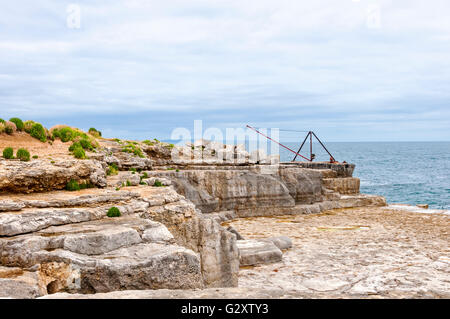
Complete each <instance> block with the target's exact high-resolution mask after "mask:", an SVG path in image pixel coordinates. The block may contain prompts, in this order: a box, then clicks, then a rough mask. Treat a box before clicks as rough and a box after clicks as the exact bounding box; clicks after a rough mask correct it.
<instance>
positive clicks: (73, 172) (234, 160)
mask: <svg viewBox="0 0 450 319" xmlns="http://www.w3.org/2000/svg"><path fill="white" fill-rule="evenodd" d="M127 143H131V144H133V145H135V146H136V147H139V148H141V150H142V152H143V155H142V154H141V156H137V155H135V154H131V153H128V152H124V151H123V150H124V145H127ZM127 143H124V142H123V141H112V140H101V141H100V144H101V148H100V149H99V150H97V152H96V153H88V156H89V160H72V159H67V158H64V159H59V160H58V159H55V160H51V161H50V160H49V159H44V160H41V159H39V160H32V161H31V162H19V161H16V160H8V161H6V160H0V283H1V285H0V296H1V297H3V296H4V297H16V298H35V297H38V296H44V295H47V294H55V293H59V292H69V293H81V294H99V293H108V292H112V291H129V290H131V291H135V290H142V291H148V290H155V289H158V290H161V289H182V290H183V291H192V290H186V289H193V288H201V289H208V288H217V287H221V288H223V287H236V286H238V275H239V267H240V266H242V267H248V266H254V265H264V264H271V263H279V262H281V261H282V260H283V259H284V257H283V253H284V254H286V250H287V249H290V247H291V246H292V242H291V241H290V239H289V238H286V237H279V236H278V237H275V238H266V239H264V240H262V239H261V238H259V239H258V240H255V239H254V238H246V239H247V240H244V239H243V238H242V237H240V236H239V233H238V232H237V231H234V232H233V231H229V230H227V228H228V226H229V225H228V224H226V222H230V221H233V220H236V219H239V218H244V217H257V216H274V215H290V216H304V215H310V214H318V213H320V212H324V211H328V210H331V209H336V208H349V207H361V206H383V205H385V204H386V202H385V200H384V199H383V198H381V197H377V196H369V195H363V194H359V179H357V178H354V177H352V174H353V170H354V165H351V164H331V163H276V164H274V161H273V158H269V157H264V156H262V155H261V154H260V153H259V152H257V153H255V154H253V153H252V154H249V153H247V152H246V151H245V150H244V149H242V147H240V146H232V147H230V146H224V145H223V144H222V145H219V144H208V145H206V146H205V145H192V146H188V147H186V149H187V150H191V148H193V149H194V154H191V155H192V156H191V157H184V158H182V161H175V160H174V159H173V158H172V157H171V155H172V153H173V152H174V150H175V151H179V150H178V149H176V148H175V149H172V148H171V147H168V145H165V144H164V145H163V144H161V145H160V144H158V143H156V144H155V145H150V144H152V143H150V144H149V145H144V144H143V143H137V142H130V141H127ZM186 149H185V150H186ZM205 154H209V155H205ZM212 154H220V155H223V158H222V159H220V158H211V156H212ZM197 155H200V160H199V159H198V158H195V157H196V156H197ZM242 160H243V161H242ZM275 162H276V161H275ZM111 166H114V167H117V168H118V169H119V172H118V174H117V175H112V176H107V172H108V170H109V168H110V167H111ZM71 180H75V181H78V182H83V183H87V184H89V185H90V186H94V187H96V188H93V189H87V190H83V191H77V192H68V191H62V189H63V188H65V187H66V184H67V182H69V181H71ZM124 186H127V187H124ZM111 207H117V208H118V209H119V211H120V212H121V217H118V218H110V217H107V215H106V214H107V211H108V210H109V209H110V208H111ZM224 222H225V224H224V225H223V226H222V225H221V223H224ZM244 237H246V236H244ZM268 237H272V236H268ZM238 239H239V240H238ZM288 252H289V250H288ZM208 291H209V292H213V290H208ZM230 291H233V290H230ZM243 293H244V294H246V293H247V292H243ZM260 293H261V295H264V294H265V293H266V292H263V291H261V292H260ZM145 294H147V295H149V294H151V293H145V292H142V294H140V295H142V296H143V295H145ZM269 294H272V292H270V293H269ZM274 294H275V295H279V296H281V294H279V293H274ZM126 295H127V292H124V293H123V296H126ZM181 295H183V292H180V293H179V296H181ZM118 296H119V295H118ZM155 296H156V295H155Z"/></svg>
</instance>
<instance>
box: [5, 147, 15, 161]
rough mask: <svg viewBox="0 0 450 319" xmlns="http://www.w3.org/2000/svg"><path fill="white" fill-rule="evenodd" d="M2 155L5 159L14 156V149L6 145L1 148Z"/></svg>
mask: <svg viewBox="0 0 450 319" xmlns="http://www.w3.org/2000/svg"><path fill="white" fill-rule="evenodd" d="M3 157H4V158H6V159H12V158H14V150H13V149H12V147H7V148H5V149H4V150H3Z"/></svg>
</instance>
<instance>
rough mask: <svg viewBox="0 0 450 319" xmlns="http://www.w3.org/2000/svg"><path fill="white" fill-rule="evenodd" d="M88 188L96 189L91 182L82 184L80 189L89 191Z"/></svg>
mask: <svg viewBox="0 0 450 319" xmlns="http://www.w3.org/2000/svg"><path fill="white" fill-rule="evenodd" d="M88 188H94V185H92V184H91V183H89V182H83V183H80V189H88Z"/></svg>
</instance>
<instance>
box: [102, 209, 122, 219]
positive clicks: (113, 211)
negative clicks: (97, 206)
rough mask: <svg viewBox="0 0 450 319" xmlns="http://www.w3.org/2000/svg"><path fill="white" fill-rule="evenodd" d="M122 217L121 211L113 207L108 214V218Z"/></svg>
mask: <svg viewBox="0 0 450 319" xmlns="http://www.w3.org/2000/svg"><path fill="white" fill-rule="evenodd" d="M120 215H121V214H120V210H119V209H118V208H117V207H111V208H110V209H109V210H108V212H107V213H106V216H108V217H120Z"/></svg>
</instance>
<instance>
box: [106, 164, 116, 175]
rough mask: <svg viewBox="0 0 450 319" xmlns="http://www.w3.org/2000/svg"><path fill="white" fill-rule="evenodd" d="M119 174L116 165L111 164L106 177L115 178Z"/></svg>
mask: <svg viewBox="0 0 450 319" xmlns="http://www.w3.org/2000/svg"><path fill="white" fill-rule="evenodd" d="M117 174H119V167H118V166H117V165H116V164H114V163H113V164H111V165H109V166H108V170H107V171H106V175H108V176H113V175H117Z"/></svg>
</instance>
